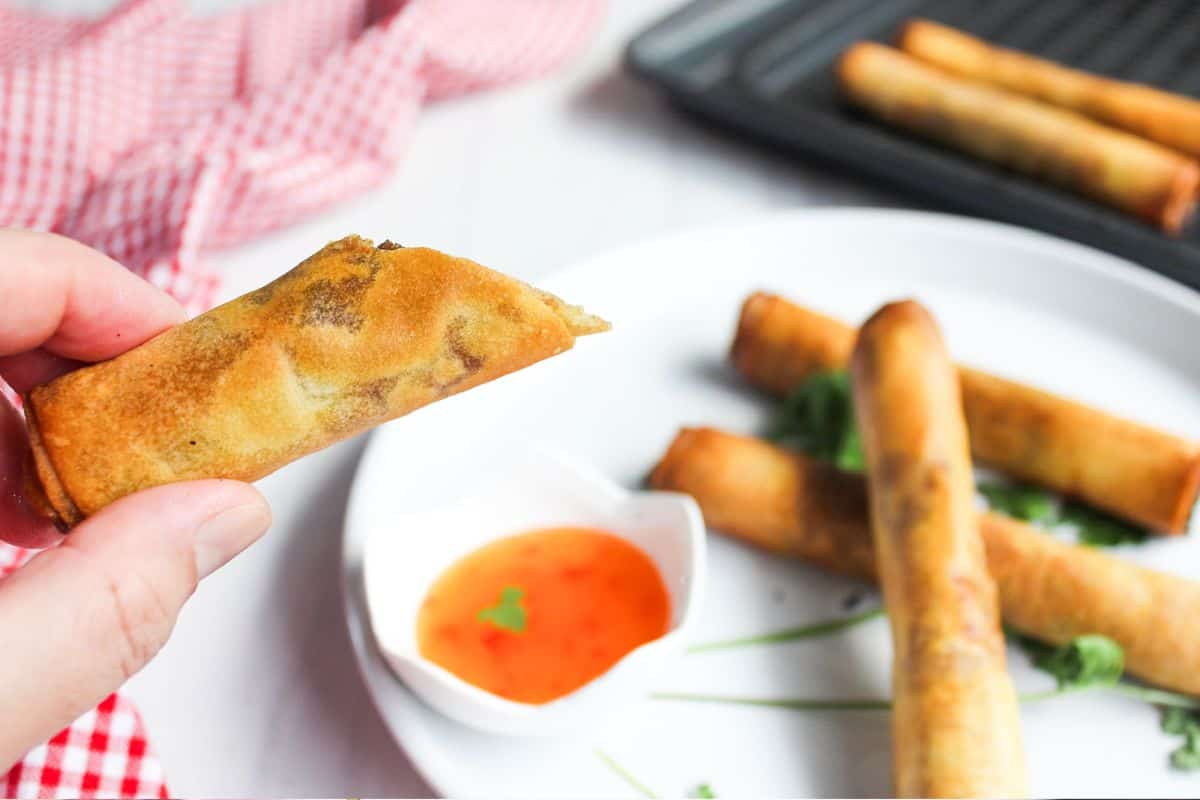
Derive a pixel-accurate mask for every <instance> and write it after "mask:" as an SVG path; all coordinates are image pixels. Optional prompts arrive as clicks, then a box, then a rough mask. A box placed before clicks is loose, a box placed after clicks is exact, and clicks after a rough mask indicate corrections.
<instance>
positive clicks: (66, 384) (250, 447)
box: [26, 236, 607, 528]
mask: <svg viewBox="0 0 1200 800" xmlns="http://www.w3.org/2000/svg"><path fill="white" fill-rule="evenodd" d="M606 328H607V323H605V322H603V321H602V320H599V319H597V318H596V317H592V316H589V315H588V314H586V313H584V312H583V311H582V310H581V309H579V308H576V307H574V306H569V305H567V304H566V303H564V302H562V301H561V300H559V299H558V298H557V297H554V296H552V295H550V294H547V293H545V292H540V291H538V290H537V289H534V288H532V287H530V286H527V285H525V284H523V283H521V282H520V281H517V280H514V279H512V278H509V277H507V276H505V275H501V274H499V273H497V272H493V271H491V270H489V269H487V268H485V267H482V266H480V265H478V264H476V263H474V262H471V261H468V260H466V259H461V258H452V257H450V256H447V255H444V254H442V253H439V252H437V251H435V250H429V249H425V248H401V247H399V246H396V245H392V244H391V243H389V242H385V243H383V244H381V245H380V246H379V247H375V246H374V245H372V243H371V242H369V241H367V240H365V239H360V238H359V237H357V236H351V237H348V238H346V239H342V240H340V241H337V242H333V243H332V244H329V245H327V246H326V247H325V248H323V249H322V250H321V251H319V252H318V253H316V254H315V255H313V256H312V257H310V258H308V259H307V260H305V261H304V262H303V263H301V264H300V265H299V266H297V267H296V268H294V269H293V270H291V271H290V272H288V273H286V274H285V275H283V276H282V277H280V278H279V279H277V280H276V281H274V282H273V283H270V284H268V285H266V286H264V287H262V288H261V289H258V290H256V291H253V292H250V293H249V294H246V295H243V296H242V297H239V298H237V299H235V300H232V301H231V302H229V303H226V304H225V305H223V306H220V307H218V308H215V309H213V310H211V311H209V312H207V313H205V314H202V315H200V316H198V317H196V318H195V319H193V320H191V321H189V322H186V323H184V324H182V325H180V326H178V327H176V328H173V329H171V330H169V331H166V332H165V333H163V334H161V335H159V336H157V337H155V338H154V339H152V340H150V341H149V342H146V343H145V344H143V345H141V346H139V347H136V348H134V349H133V350H130V351H129V352H127V353H125V354H123V355H121V356H119V357H117V358H115V359H112V360H111V361H106V362H102V363H99V364H96V365H93V366H90V367H85V368H83V369H80V370H77V371H75V372H71V373H68V374H67V375H64V376H62V377H60V378H58V379H56V380H54V381H51V382H50V383H48V384H44V385H42V386H38V387H35V388H34V389H33V390H32V391H31V392H30V393H29V394H28V396H27V397H26V417H27V422H28V426H29V432H30V439H31V441H32V444H33V459H34V466H35V468H36V475H35V476H27V478H33V480H27V483H28V486H27V491H28V492H31V493H32V495H33V496H32V499H33V500H34V502H35V503H38V504H40V505H42V506H43V507H44V508H45V509H46V510H47V511H49V512H50V513H52V515H53V516H54V517H55V519H56V521H57V522H58V523H59V524H60V526H61V527H64V528H66V527H70V526H71V525H74V524H76V523H78V522H79V521H80V520H82V519H83V518H85V517H87V516H88V515H89V514H92V513H94V512H95V511H97V510H99V509H100V508H103V507H104V506H106V505H108V504H109V503H111V502H113V501H114V500H117V499H118V498H120V497H123V496H125V495H127V494H130V493H132V492H136V491H138V490H139V489H145V488H148V487H151V486H157V485H159V484H164V483H170V482H174V481H181V480H189V479H194V478H235V479H238V480H247V481H251V480H257V479H258V478H261V477H263V476H264V475H267V474H269V473H271V472H273V471H274V470H276V469H278V468H279V467H281V466H283V465H284V464H287V463H288V462H290V461H293V460H295V459H297V458H299V457H301V456H303V455H306V454H308V453H311V452H313V451H315V450H319V449H321V448H323V447H326V446H328V445H330V444H332V443H334V442H336V441H338V440H340V439H344V438H346V437H349V436H352V435H354V434H356V433H359V432H361V431H364V430H366V429H367V428H370V427H372V426H374V425H378V424H380V423H382V422H385V421H386V420H389V419H393V418H395V417H399V416H402V415H404V414H407V413H409V412H410V411H413V410H415V409H417V408H420V407H421V406H424V405H427V404H429V403H433V402H435V401H437V400H440V399H442V398H444V397H448V396H449V395H452V394H456V393H458V392H462V391H465V390H467V389H470V388H471V387H474V386H478V385H479V384H481V383H485V382H487V381H490V380H493V379H495V378H498V377H500V376H502V375H505V374H507V373H509V372H513V371H514V370H518V369H521V368H523V367H526V366H528V365H530V364H532V363H534V362H536V361H540V360H541V359H543V358H547V357H549V356H552V355H555V354H557V353H561V352H563V351H564V350H567V349H569V348H570V347H571V346H572V344H573V343H574V340H575V336H577V335H582V334H586V333H593V332H597V331H601V330H605V329H606Z"/></svg>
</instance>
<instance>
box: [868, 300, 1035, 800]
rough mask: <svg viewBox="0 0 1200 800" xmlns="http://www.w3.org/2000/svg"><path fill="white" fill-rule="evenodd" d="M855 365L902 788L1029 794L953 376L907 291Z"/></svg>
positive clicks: (932, 327)
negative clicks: (888, 640)
mask: <svg viewBox="0 0 1200 800" xmlns="http://www.w3.org/2000/svg"><path fill="white" fill-rule="evenodd" d="M850 375H851V380H852V382H853V386H854V410H855V416H856V418H857V419H858V424H859V431H860V433H861V436H862V443H863V452H864V454H865V456H866V462H867V489H868V492H867V494H868V496H869V500H870V508H871V529H872V532H873V536H872V541H873V542H874V543H875V552H876V554H877V557H876V559H875V562H876V568H877V569H878V572H879V583H880V585H881V586H882V587H883V597H884V602H885V604H886V605H887V609H888V620H889V622H890V623H891V628H892V649H893V660H892V692H893V700H892V742H893V745H892V752H893V769H894V774H895V786H896V792H897V793H898V794H899V795H900V796H901V797H1023V796H1025V795H1026V794H1028V791H1029V789H1028V783H1027V780H1026V775H1025V757H1024V753H1023V750H1022V747H1021V730H1020V718H1019V715H1018V712H1017V694H1016V691H1015V690H1014V689H1013V685H1012V680H1011V679H1010V678H1009V676H1008V669H1007V665H1006V663H1005V660H1006V655H1005V652H1006V651H1005V646H1004V634H1003V633H1002V632H1001V629H1000V607H999V604H998V601H997V599H996V584H995V583H994V582H993V580H992V576H991V574H990V573H989V572H988V567H987V561H986V557H985V555H984V549H983V540H982V539H981V538H980V535H979V521H978V518H977V517H976V514H975V509H974V503H975V479H974V476H973V473H972V468H971V456H970V449H969V447H968V445H967V423H966V420H965V419H964V418H963V412H962V401H961V399H960V397H959V388H958V374H957V373H956V372H955V370H954V365H953V364H951V363H950V357H949V355H948V354H947V352H946V348H945V345H944V344H943V343H942V338H941V335H940V334H939V332H938V329H937V326H936V324H935V323H934V321H933V319H932V317H930V316H929V314H928V313H927V312H926V311H925V310H924V309H923V308H921V306H919V305H918V304H916V303H914V302H912V301H904V302H899V303H891V304H889V305H886V306H884V307H883V308H881V309H880V310H879V311H877V312H876V313H875V314H874V315H873V316H872V317H871V318H870V319H869V320H867V322H866V324H864V325H863V327H862V330H861V331H860V332H859V335H858V341H857V342H856V344H855V346H854V353H853V354H852V356H851V358H850Z"/></svg>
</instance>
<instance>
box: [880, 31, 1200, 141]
mask: <svg viewBox="0 0 1200 800" xmlns="http://www.w3.org/2000/svg"><path fill="white" fill-rule="evenodd" d="M896 43H897V46H898V47H899V48H900V49H901V50H903V51H904V52H906V53H908V54H909V55H911V56H913V57H915V58H918V59H920V60H921V61H924V62H926V63H929V64H932V65H933V66H935V67H938V68H939V69H942V70H945V71H946V72H951V73H954V74H955V75H960V76H962V77H964V78H968V79H970V80H972V81H976V82H979V83H987V84H991V85H993V86H998V87H1000V88H1002V89H1007V90H1009V91H1011V92H1017V93H1019V94H1023V95H1027V96H1029V97H1033V98H1036V99H1038V100H1041V101H1043V102H1046V103H1051V104H1053V105H1056V106H1060V107H1062V108H1069V109H1071V110H1072V111H1077V112H1079V113H1080V114H1084V115H1086V116H1089V117H1092V118H1093V119H1097V120H1099V121H1101V122H1104V123H1106V124H1108V125H1112V126H1114V127H1117V128H1124V129H1125V130H1127V131H1130V132H1132V133H1136V134H1137V135H1139V136H1144V137H1146V138H1147V139H1152V140H1154V141H1156V142H1159V143H1160V144H1164V145H1166V146H1168V147H1173V148H1175V149H1176V150H1181V151H1182V152H1184V153H1187V154H1188V155H1191V156H1193V157H1195V156H1200V101H1197V100H1195V99H1193V98H1190V97H1184V96H1183V95H1178V94H1172V93H1171V92H1166V91H1163V90H1161V89H1155V88H1153V87H1151V86H1146V85H1144V84H1140V83H1129V82H1126V81H1117V80H1112V79H1110V78H1103V77H1100V76H1099V75H1093V74H1091V73H1089V72H1084V71H1082V70H1077V69H1071V68H1069V67H1064V66H1062V65H1061V64H1056V63H1054V62H1053V61H1047V60H1046V59H1042V58H1036V57H1035V56H1031V55H1027V54H1025V53H1019V52H1017V51H1015V50H1008V49H1006V48H1003V47H996V46H994V45H990V44H988V43H987V42H985V41H983V40H982V39H977V38H975V37H974V36H971V35H969V34H967V33H963V32H962V31H959V30H955V29H954V28H949V27H946V26H945V25H939V24H937V23H935V22H930V21H928V20H923V19H918V20H912V21H910V22H909V23H908V24H907V25H905V26H904V28H903V29H902V30H901V32H900V36H899V37H898V38H897V42H896Z"/></svg>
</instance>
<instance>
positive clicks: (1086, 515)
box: [1059, 503, 1149, 547]
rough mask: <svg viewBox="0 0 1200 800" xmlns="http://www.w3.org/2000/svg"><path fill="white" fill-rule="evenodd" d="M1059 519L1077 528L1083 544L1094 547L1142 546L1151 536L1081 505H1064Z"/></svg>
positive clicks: (1140, 529) (1101, 512)
mask: <svg viewBox="0 0 1200 800" xmlns="http://www.w3.org/2000/svg"><path fill="white" fill-rule="evenodd" d="M1059 519H1060V520H1061V521H1062V523H1063V524H1064V525H1070V526H1071V527H1073V528H1075V531H1076V533H1077V535H1078V536H1079V541H1080V543H1081V544H1086V545H1091V546H1093V547H1113V546H1115V545H1119V544H1140V543H1142V542H1144V541H1146V539H1147V538H1148V536H1149V534H1147V533H1146V530H1145V529H1144V528H1139V527H1138V526H1136V525H1131V524H1130V523H1128V522H1125V521H1124V520H1119V519H1117V518H1116V517H1113V516H1109V515H1108V514H1105V513H1104V512H1103V511H1097V510H1096V509H1094V508H1091V507H1090V506H1085V505H1082V504H1080V503H1063V504H1062V509H1061V511H1060V512H1059Z"/></svg>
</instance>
